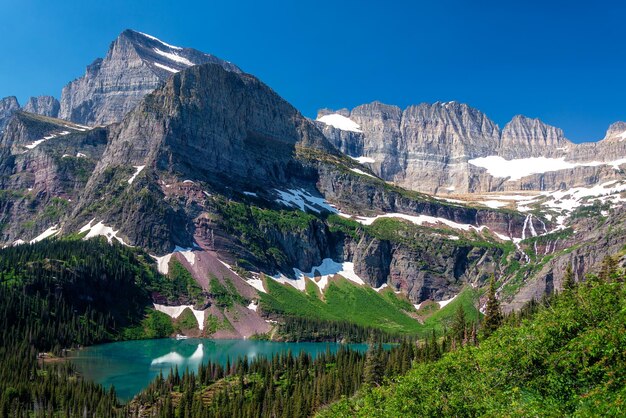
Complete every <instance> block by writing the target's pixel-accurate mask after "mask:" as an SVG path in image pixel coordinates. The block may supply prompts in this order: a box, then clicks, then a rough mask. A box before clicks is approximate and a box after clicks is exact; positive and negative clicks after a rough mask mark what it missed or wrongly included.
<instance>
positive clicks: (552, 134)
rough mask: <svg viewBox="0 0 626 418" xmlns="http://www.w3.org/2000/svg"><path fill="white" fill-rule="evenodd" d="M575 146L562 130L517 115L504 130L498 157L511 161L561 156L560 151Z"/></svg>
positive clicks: (537, 120)
mask: <svg viewBox="0 0 626 418" xmlns="http://www.w3.org/2000/svg"><path fill="white" fill-rule="evenodd" d="M573 145H574V144H572V143H571V142H570V141H569V140H567V139H566V138H565V136H564V134H563V131H562V130H561V129H559V128H555V127H554V126H550V125H547V124H545V123H543V122H542V121H540V120H539V119H531V118H527V117H526V116H523V115H517V116H515V117H514V118H513V120H511V121H510V122H509V123H507V124H506V125H505V127H504V129H502V134H501V139H500V146H499V149H498V155H500V156H502V157H504V158H505V159H509V160H510V159H515V158H528V157H552V156H555V155H558V156H560V155H559V151H563V150H564V149H567V148H569V147H571V146H573ZM561 154H562V152H561ZM483 156H484V155H483Z"/></svg>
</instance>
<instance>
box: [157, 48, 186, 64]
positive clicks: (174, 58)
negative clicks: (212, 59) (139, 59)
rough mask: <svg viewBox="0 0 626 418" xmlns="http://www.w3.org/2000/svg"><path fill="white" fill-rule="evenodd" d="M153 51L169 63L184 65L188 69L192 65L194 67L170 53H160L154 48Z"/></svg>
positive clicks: (182, 58) (184, 59)
mask: <svg viewBox="0 0 626 418" xmlns="http://www.w3.org/2000/svg"><path fill="white" fill-rule="evenodd" d="M153 51H154V52H156V53H157V54H159V55H161V56H163V57H165V58H167V59H168V60H170V61H174V62H177V63H179V64H183V65H186V66H188V67H191V66H192V65H194V63H193V62H191V61H189V60H188V59H187V58H185V57H181V56H180V55H177V54H173V53H171V52H165V51H161V50H160V49H159V48H154V49H153Z"/></svg>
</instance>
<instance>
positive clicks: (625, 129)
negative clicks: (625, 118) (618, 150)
mask: <svg viewBox="0 0 626 418" xmlns="http://www.w3.org/2000/svg"><path fill="white" fill-rule="evenodd" d="M602 141H608V142H623V141H626V122H621V121H619V122H615V123H612V124H611V126H609V129H607V131H606V135H604V139H603V140H602Z"/></svg>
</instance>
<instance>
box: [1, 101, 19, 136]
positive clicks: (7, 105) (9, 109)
mask: <svg viewBox="0 0 626 418" xmlns="http://www.w3.org/2000/svg"><path fill="white" fill-rule="evenodd" d="M18 110H20V104H19V103H18V102H17V98H16V97H15V96H9V97H5V98H4V99H0V134H2V132H3V131H4V128H5V127H6V125H7V124H8V123H9V120H10V119H11V116H13V114H14V113H15V112H17V111H18Z"/></svg>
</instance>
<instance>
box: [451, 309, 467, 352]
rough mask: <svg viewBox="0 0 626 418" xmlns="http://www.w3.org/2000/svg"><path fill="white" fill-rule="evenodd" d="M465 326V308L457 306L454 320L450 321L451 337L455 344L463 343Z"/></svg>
mask: <svg viewBox="0 0 626 418" xmlns="http://www.w3.org/2000/svg"><path fill="white" fill-rule="evenodd" d="M466 328H467V321H466V319H465V310H464V309H463V306H459V308H458V309H457V310H456V313H455V315H454V321H453V322H452V339H453V341H454V342H455V343H456V344H457V346H461V345H462V344H463V340H465V336H466V335H465V334H466Z"/></svg>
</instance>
